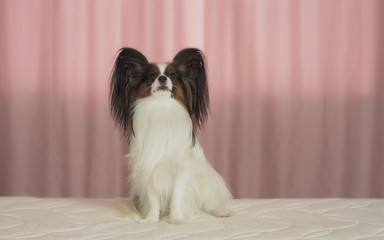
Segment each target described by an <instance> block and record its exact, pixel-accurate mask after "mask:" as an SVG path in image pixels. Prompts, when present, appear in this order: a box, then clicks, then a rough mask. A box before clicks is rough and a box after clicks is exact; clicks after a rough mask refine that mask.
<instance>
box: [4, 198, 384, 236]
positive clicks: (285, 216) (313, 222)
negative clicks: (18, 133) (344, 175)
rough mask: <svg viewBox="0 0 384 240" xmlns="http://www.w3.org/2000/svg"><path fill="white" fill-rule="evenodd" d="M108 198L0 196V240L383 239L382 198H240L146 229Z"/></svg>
mask: <svg viewBox="0 0 384 240" xmlns="http://www.w3.org/2000/svg"><path fill="white" fill-rule="evenodd" d="M114 201H115V200H111V199H74V198H67V199H65V198H57V199H53V198H31V197H1V198H0V239H92V240H97V239H155V240H157V239H159V240H160V239H263V240H270V239H284V240H286V239H338V240H340V239H348V240H351V239H384V199H271V200H256V199H238V200H234V201H233V202H232V204H231V209H232V216H231V217H229V218H215V217H212V216H201V217H198V218H197V219H196V220H195V221H193V222H192V223H188V224H179V225H172V224H169V223H168V222H167V221H166V220H163V221H161V222H159V223H157V224H152V225H146V224H138V223H134V222H131V221H129V220H128V219H122V218H117V217H114V216H112V215H109V214H108V209H109V207H110V205H111V204H112V203H113V202H114Z"/></svg>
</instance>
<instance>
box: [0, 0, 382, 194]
mask: <svg viewBox="0 0 384 240" xmlns="http://www.w3.org/2000/svg"><path fill="white" fill-rule="evenodd" d="M383 23H384V3H383V1H380V0H343V1H342V0H340V1H334V0H301V1H300V0H294V1H285V0H256V1H252V0H248V1H247V0H240V1H234V0H233V1H230V0H210V1H204V0H184V1H176V0H175V1H172V0H164V1H162V0H153V1H150V0H146V1H141V0H130V1H124V0H120V1H119V0H111V1H102V0H95V1H94V0H80V1H77V0H56V1H50V0H0V94H1V95H0V134H1V137H0V195H33V196H51V197H61V196H65V197H117V196H126V195H127V194H128V190H129V189H128V185H127V183H126V179H127V177H128V171H127V169H126V161H127V160H126V159H125V158H124V157H123V156H124V155H125V154H126V153H128V146H127V144H126V143H125V142H124V141H123V140H122V138H121V137H120V135H119V133H118V131H117V130H115V128H114V123H113V121H112V118H111V116H110V112H109V103H108V90H109V89H108V88H109V76H110V72H111V69H112V65H113V61H114V58H115V56H116V53H117V50H118V49H119V48H121V47H123V46H129V47H133V48H136V49H138V50H139V51H141V52H143V53H144V54H145V55H146V56H147V57H148V59H149V60H150V61H153V62H159V61H169V60H171V59H172V57H173V56H174V55H175V54H176V53H177V51H178V50H180V49H181V48H184V47H198V48H200V49H202V50H203V51H204V52H205V54H206V57H207V61H208V68H209V70H208V74H209V84H210V96H211V112H212V115H211V117H210V118H209V120H208V123H207V125H206V127H205V131H204V132H202V133H201V134H200V136H199V139H200V141H201V143H202V145H203V146H204V149H205V153H206V155H207V157H208V159H209V160H210V161H211V163H212V165H213V166H214V167H215V168H216V169H217V170H218V171H219V172H220V174H221V175H222V176H223V177H224V178H225V180H226V182H227V183H228V185H229V186H230V188H231V191H232V192H233V194H234V196H235V197H237V198H258V197H268V198H274V197H384V79H383V78H384V70H383V69H384V64H383V63H384V51H383V43H384V28H383Z"/></svg>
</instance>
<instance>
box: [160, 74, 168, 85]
mask: <svg viewBox="0 0 384 240" xmlns="http://www.w3.org/2000/svg"><path fill="white" fill-rule="evenodd" d="M165 81H167V77H166V76H164V75H162V76H160V77H159V82H161V83H164V82H165Z"/></svg>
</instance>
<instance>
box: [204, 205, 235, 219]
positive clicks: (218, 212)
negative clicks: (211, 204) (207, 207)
mask: <svg viewBox="0 0 384 240" xmlns="http://www.w3.org/2000/svg"><path fill="white" fill-rule="evenodd" d="M209 213H210V214H211V215H213V216H215V217H229V216H231V210H229V209H226V208H223V207H220V208H216V209H214V210H212V211H210V212H209Z"/></svg>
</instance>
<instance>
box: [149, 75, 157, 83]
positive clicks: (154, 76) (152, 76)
mask: <svg viewBox="0 0 384 240" xmlns="http://www.w3.org/2000/svg"><path fill="white" fill-rule="evenodd" d="M156 77H157V75H156V73H150V74H149V75H148V78H149V80H151V81H154V80H155V79H156Z"/></svg>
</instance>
